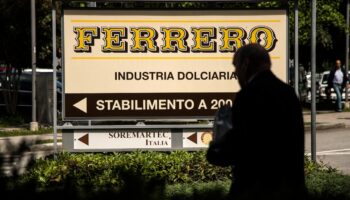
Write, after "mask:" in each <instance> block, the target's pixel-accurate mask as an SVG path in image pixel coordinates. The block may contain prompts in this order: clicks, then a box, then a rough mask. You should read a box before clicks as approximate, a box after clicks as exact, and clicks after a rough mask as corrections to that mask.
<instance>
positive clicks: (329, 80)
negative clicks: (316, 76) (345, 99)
mask: <svg viewBox="0 0 350 200" xmlns="http://www.w3.org/2000/svg"><path fill="white" fill-rule="evenodd" d="M335 71H336V70H335V69H333V70H331V71H330V72H329V76H328V79H327V84H328V88H332V87H333V79H334V74H335ZM341 72H342V73H343V83H342V84H341V86H342V88H344V87H345V86H346V83H347V82H348V76H346V75H345V74H346V72H345V70H344V69H343V68H341Z"/></svg>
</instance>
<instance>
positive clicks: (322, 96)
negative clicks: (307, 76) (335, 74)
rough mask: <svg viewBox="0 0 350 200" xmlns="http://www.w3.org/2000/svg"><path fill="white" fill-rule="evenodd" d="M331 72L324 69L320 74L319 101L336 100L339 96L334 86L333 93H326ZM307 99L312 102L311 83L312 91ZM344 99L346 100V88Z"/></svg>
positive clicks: (318, 82)
mask: <svg viewBox="0 0 350 200" xmlns="http://www.w3.org/2000/svg"><path fill="white" fill-rule="evenodd" d="M329 73H330V71H324V72H323V73H321V74H320V76H319V79H318V80H317V81H316V101H317V102H325V101H335V100H336V98H337V96H336V94H335V92H334V89H333V88H331V94H330V95H329V96H327V93H326V89H327V87H328V76H329ZM348 79H349V80H350V72H349V73H348ZM348 91H349V90H348ZM349 92H350V91H349ZM349 97H350V95H349ZM307 100H308V101H309V102H311V84H310V91H308V95H307ZM342 100H343V101H344V100H345V88H344V90H343V93H342Z"/></svg>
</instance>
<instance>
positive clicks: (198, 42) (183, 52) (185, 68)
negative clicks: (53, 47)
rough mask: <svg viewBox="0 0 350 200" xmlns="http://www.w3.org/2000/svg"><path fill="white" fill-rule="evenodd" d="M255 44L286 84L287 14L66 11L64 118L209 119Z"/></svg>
mask: <svg viewBox="0 0 350 200" xmlns="http://www.w3.org/2000/svg"><path fill="white" fill-rule="evenodd" d="M248 43H260V44H261V45H262V46H264V47H265V48H266V49H267V50H268V51H269V53H270V55H271V58H272V70H273V71H274V73H275V74H276V75H277V76H278V77H279V78H280V79H282V80H284V81H285V80H286V77H287V14H286V11H285V10H191V11H190V10H180V11H178V10H65V11H64V110H63V111H64V112H63V116H64V118H65V119H70V120H74V119H127V118H131V119H144V118H146V119H147V118H157V119H160V118H161V119H163V118H173V119H176V118H197V119H198V118H212V117H213V116H214V113H215V112H216V110H217V109H218V108H219V107H220V106H221V105H224V104H232V102H233V100H234V95H235V93H236V92H237V91H238V90H239V89H240V88H239V85H238V81H237V77H236V75H235V73H234V69H233V67H232V57H233V55H234V53H235V51H236V50H237V49H238V48H239V47H241V46H242V45H244V44H248Z"/></svg>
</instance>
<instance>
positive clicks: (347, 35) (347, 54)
mask: <svg viewBox="0 0 350 200" xmlns="http://www.w3.org/2000/svg"><path fill="white" fill-rule="evenodd" d="M349 6H350V5H349V0H347V3H346V27H347V29H348V30H347V32H346V50H345V52H346V55H345V74H346V76H348V71H349ZM348 94H349V91H348V88H347V87H345V107H346V108H349V97H348Z"/></svg>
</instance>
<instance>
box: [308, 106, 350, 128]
mask: <svg viewBox="0 0 350 200" xmlns="http://www.w3.org/2000/svg"><path fill="white" fill-rule="evenodd" d="M303 114H304V123H305V130H306V131H309V130H311V113H310V112H304V113H303ZM332 128H350V112H331V111H320V112H317V114H316V129H317V130H324V129H332Z"/></svg>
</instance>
